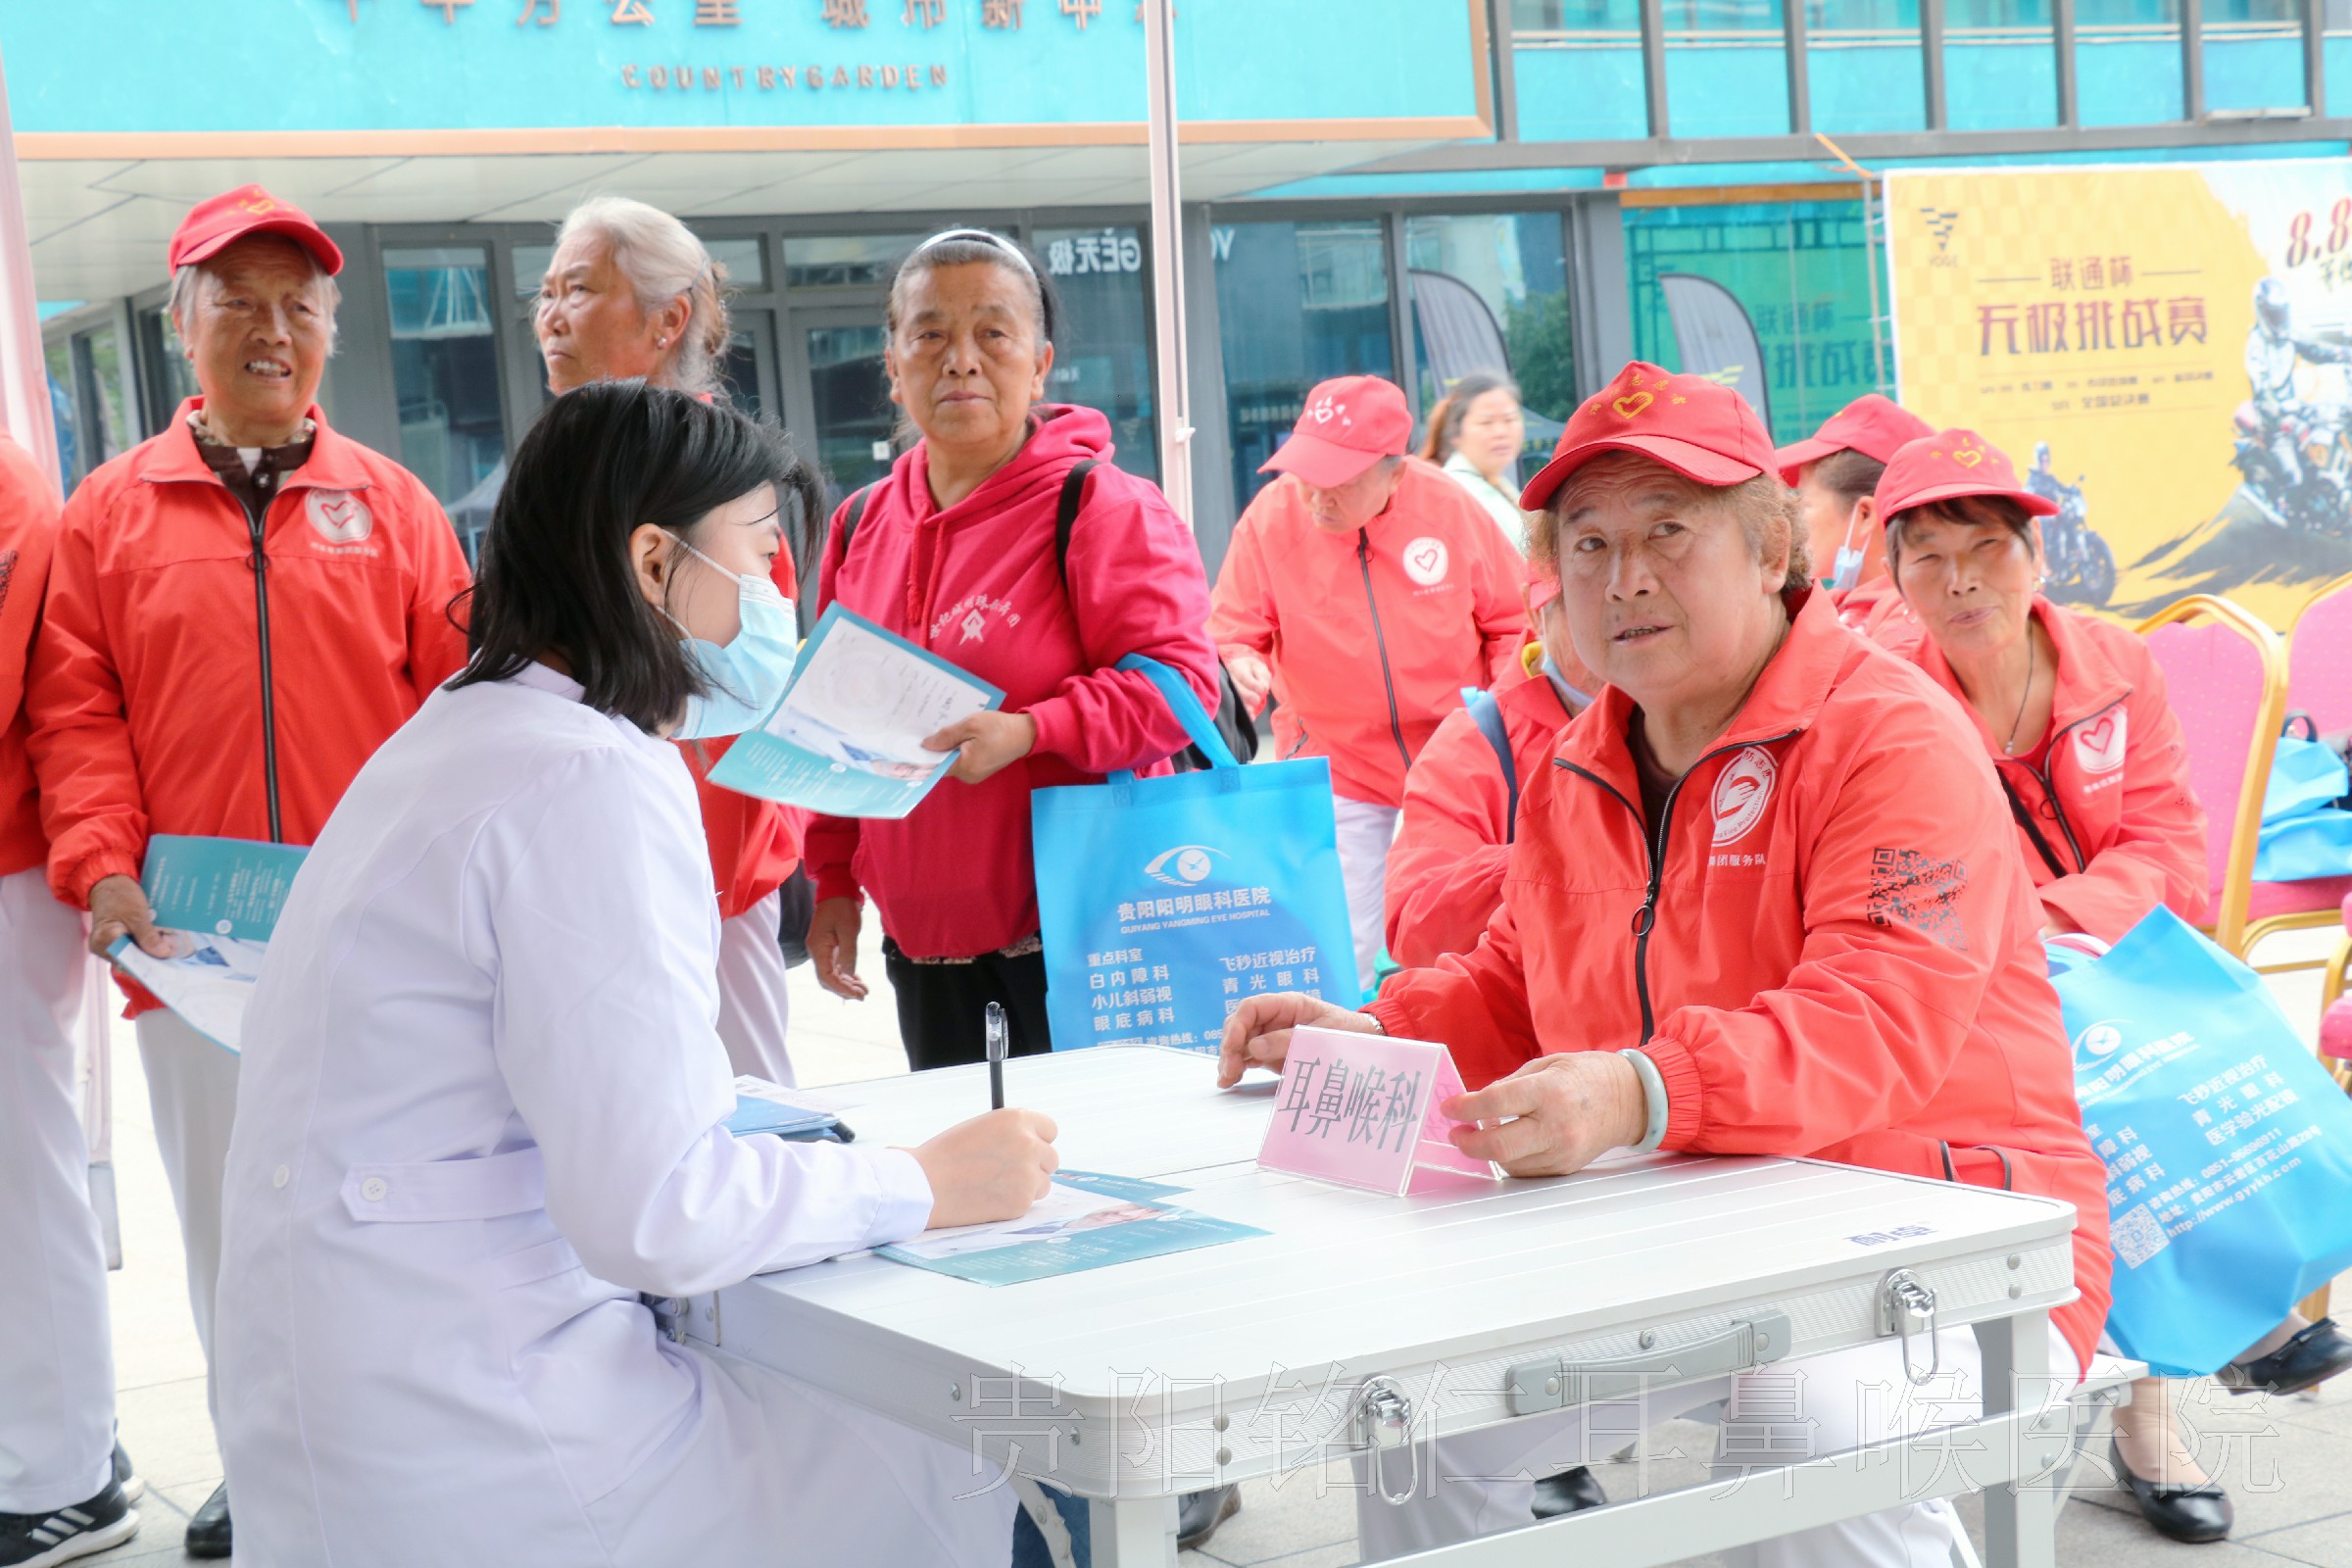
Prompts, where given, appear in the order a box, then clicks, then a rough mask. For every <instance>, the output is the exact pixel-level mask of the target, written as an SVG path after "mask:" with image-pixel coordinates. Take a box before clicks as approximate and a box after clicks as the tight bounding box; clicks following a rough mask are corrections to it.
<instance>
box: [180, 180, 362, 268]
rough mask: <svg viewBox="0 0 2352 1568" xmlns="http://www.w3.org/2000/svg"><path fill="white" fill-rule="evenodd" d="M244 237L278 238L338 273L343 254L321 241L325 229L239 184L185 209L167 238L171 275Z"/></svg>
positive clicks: (265, 193) (303, 214)
mask: <svg viewBox="0 0 2352 1568" xmlns="http://www.w3.org/2000/svg"><path fill="white" fill-rule="evenodd" d="M248 234H283V235H285V236H286V238H288V239H290V240H293V241H295V242H297V243H298V244H300V245H301V246H302V248H303V249H304V250H307V251H309V252H310V253H311V254H312V255H313V256H315V257H317V258H318V259H319V266H320V267H323V268H325V269H326V270H327V271H328V272H329V273H330V274H331V273H335V272H340V271H341V270H343V252H342V251H341V250H339V249H337V248H336V245H335V242H334V241H333V240H331V239H328V238H327V237H326V230H325V229H323V228H320V227H319V225H318V224H317V223H314V222H312V221H311V215H310V214H308V213H306V212H304V211H303V210H302V209H301V208H299V207H295V206H292V205H290V204H289V203H286V202H281V201H279V200H278V199H277V198H276V197H274V196H272V195H270V193H269V192H268V191H266V190H264V189H262V187H261V186H259V185H240V186H238V187H237V188H236V189H235V190H232V191H227V192H224V193H223V194H221V195H219V196H215V197H214V198H212V199H211V200H210V201H202V202H198V203H197V204H196V205H195V206H194V207H193V208H191V209H189V211H188V216H187V217H185V218H183V219H181V220H180V221H179V228H178V230H177V231H176V232H175V233H173V234H172V252H171V265H172V270H173V271H177V270H179V269H181V268H183V267H193V266H195V265H196V264H197V263H198V262H202V261H208V260H210V259H211V258H213V257H215V256H218V255H220V254H221V251H223V250H225V249H226V248H227V247H228V246H229V245H230V244H232V243H233V242H235V241H237V240H240V239H243V238H244V237H245V236H246V235H248Z"/></svg>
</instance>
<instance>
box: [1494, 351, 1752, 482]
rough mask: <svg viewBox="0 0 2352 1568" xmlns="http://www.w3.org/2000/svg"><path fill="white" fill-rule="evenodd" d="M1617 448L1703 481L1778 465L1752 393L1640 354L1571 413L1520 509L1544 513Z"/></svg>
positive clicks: (1742, 476)
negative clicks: (1570, 481)
mask: <svg viewBox="0 0 2352 1568" xmlns="http://www.w3.org/2000/svg"><path fill="white" fill-rule="evenodd" d="M1610 452H1639V453H1641V454H1642V456H1643V457H1645V458H1655V459H1657V461H1658V462H1660V463H1663V464H1664V465H1666V466H1668V467H1669V468H1672V469H1673V470H1674V471H1675V472H1677V473H1679V474H1681V475H1682V476H1683V477H1684V478H1686V479H1692V480H1695V481H1697V482H1698V483H1700V484H1738V483H1739V482H1740V480H1742V479H1752V478H1754V477H1755V476H1756V475H1757V474H1759V473H1762V472H1763V471H1764V470H1765V469H1767V468H1769V467H1771V466H1772V437H1771V435H1770V434H1768V433H1767V432H1766V431H1765V429H1764V421H1763V420H1762V419H1760V418H1758V417H1756V411H1755V410H1754V409H1752V408H1750V407H1749V406H1748V402H1747V399H1745V398H1743V397H1741V396H1740V394H1739V393H1737V392H1735V391H1733V390H1732V389H1731V388H1730V387H1728V386H1721V385H1718V384H1717V383H1715V382H1713V381H1710V380H1707V379H1706V378H1705V377H1704V376H1697V375H1677V374H1675V373H1673V372H1671V371H1668V370H1662V369H1660V368H1658V367H1656V366H1654V365H1644V364H1643V363H1642V361H1640V360H1636V361H1634V362H1633V363H1632V364H1631V365H1628V366H1627V367H1626V368H1624V369H1622V370H1619V371H1618V372H1617V378H1616V379H1615V380H1614V381H1611V382H1610V383H1609V384H1608V385H1607V386H1605V387H1602V388H1601V389H1600V390H1599V391H1598V392H1595V393H1593V396H1591V397H1590V398H1587V399H1586V400H1585V405H1584V407H1583V408H1580V409H1578V410H1577V411H1576V413H1575V414H1574V415H1573V416H1572V417H1570V418H1569V420H1568V428H1567V429H1565V430H1563V431H1561V432H1560V444H1559V446H1558V447H1557V448H1555V449H1554V450H1553V454H1552V459H1551V461H1550V462H1549V463H1547V464H1545V465H1544V471H1543V472H1541V473H1539V474H1537V475H1536V476H1535V477H1534V478H1533V479H1530V480H1529V481H1528V482H1527V488H1526V489H1524V490H1522V491H1520V492H1519V506H1520V510H1522V511H1525V512H1542V511H1543V510H1544V508H1545V507H1547V506H1549V505H1550V504H1551V498H1552V495H1553V493H1554V492H1556V491H1557V490H1558V489H1559V488H1560V485H1561V483H1562V481H1564V480H1565V479H1566V478H1567V477H1568V476H1569V475H1570V474H1572V473H1574V472H1575V471H1576V470H1577V469H1579V468H1581V467H1583V466H1585V465H1586V464H1588V463H1591V462H1592V461H1593V459H1594V458H1597V457H1600V456H1602V455H1604V454H1606V453H1610Z"/></svg>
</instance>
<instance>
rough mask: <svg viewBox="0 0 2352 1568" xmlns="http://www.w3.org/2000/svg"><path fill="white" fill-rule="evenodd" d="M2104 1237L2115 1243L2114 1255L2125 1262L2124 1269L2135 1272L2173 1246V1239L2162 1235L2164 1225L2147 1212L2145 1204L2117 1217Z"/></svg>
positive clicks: (2134, 1206) (2131, 1208)
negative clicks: (2150, 1259) (2131, 1269)
mask: <svg viewBox="0 0 2352 1568" xmlns="http://www.w3.org/2000/svg"><path fill="white" fill-rule="evenodd" d="M2107 1237H2108V1240H2109V1241H2111V1242H2112V1243H2114V1245H2115V1255H2116V1256H2118V1257H2120V1258H2122V1259H2123V1260H2124V1267H2126V1268H2137V1267H2139V1265H2140V1264H2142V1263H2145V1262H2146V1261H2147V1260H2148V1259H2149V1258H2151V1257H2154V1256H2155V1255H2156V1254H2157V1253H2158V1252H2161V1251H2163V1250H2165V1249H2166V1248H2168V1247H2170V1246H2172V1245H2173V1239H2172V1238H2171V1237H2169V1236H2167V1235H2165V1234H2164V1226H2163V1224H2162V1223H2161V1222H2160V1221H2159V1220H2158V1219H2157V1218H2156V1216H2155V1215H2153V1214H2151V1213H2149V1212H2148V1205H2147V1204H2145V1203H2136V1204H2134V1205H2132V1206H2131V1207H2130V1208H2127V1209H2125V1210H2124V1211H2123V1212H2122V1213H2121V1214H2118V1215H2116V1216H2115V1220H2114V1223H2113V1224H2111V1225H2110V1226H2109V1227H2108V1231H2107Z"/></svg>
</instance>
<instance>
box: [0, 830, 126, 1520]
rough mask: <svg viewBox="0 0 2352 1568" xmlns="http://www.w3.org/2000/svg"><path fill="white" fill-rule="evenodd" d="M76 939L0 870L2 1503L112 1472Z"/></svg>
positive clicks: (41, 890)
mask: <svg viewBox="0 0 2352 1568" xmlns="http://www.w3.org/2000/svg"><path fill="white" fill-rule="evenodd" d="M82 942H83V923H82V917H81V916H80V915H79V914H77V913H75V912H74V911H73V910H72V909H69V908H67V907H65V906H64V905H62V904H60V903H58V902H57V900H55V899H54V898H52V897H50V894H49V882H48V878H47V876H46V875H45V874H44V873H43V872H42V871H41V869H40V868H39V867H37V866H36V867H34V868H33V869H32V870H29V871H19V872H17V873H16V874H15V875H13V876H6V877H0V1513H47V1512H49V1511H50V1510H51V1509H53V1508H63V1507H68V1506H70V1505H72V1504H73V1503H76V1502H80V1501H83V1500H84V1499H86V1498H88V1497H90V1496H92V1495H95V1494H97V1493H98V1492H101V1491H103V1490H104V1489H105V1487H106V1483H107V1481H108V1479H109V1478H110V1477H112V1475H113V1474H114V1462H113V1457H112V1456H113V1453H114V1446H115V1436H114V1434H115V1353H114V1343H113V1340H112V1339H111V1337H110V1335H109V1331H108V1326H107V1305H106V1250H105V1243H104V1242H103V1240H102V1239H101V1238H100V1236H99V1233H98V1216H97V1215H96V1214H95V1213H94V1212H93V1211H92V1210H91V1208H90V1185H89V1184H90V1173H89V1165H90V1157H89V1147H88V1144H87V1143H86V1141H85V1140H84V1139H83V1137H82V1131H81V1115H80V1112H79V1110H78V1109H77V1108H76V1106H77V1091H78V1089H79V1076H78V1073H77V1071H76V1068H77V1066H78V1063H77V1061H76V1060H75V1056H74V1045H75V1041H76V1038H77V1036H78V1034H79V1032H80V1031H79V1026H80V1020H81V1012H82V994H83V986H84V984H85V983H86V976H87V973H88V967H89V964H90V963H91V962H92V959H91V958H90V956H89V954H88V953H87V952H86V951H85V950H84V949H83V946H82ZM91 1049H93V1050H97V1051H103V1050H105V1049H106V1042H105V1041H104V1040H103V1039H101V1040H97V1041H93V1042H91Z"/></svg>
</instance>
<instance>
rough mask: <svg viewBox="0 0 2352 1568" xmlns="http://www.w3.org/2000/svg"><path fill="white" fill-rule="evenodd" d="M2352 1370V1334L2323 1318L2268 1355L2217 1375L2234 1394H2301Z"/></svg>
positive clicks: (2243, 1362) (2233, 1365)
mask: <svg viewBox="0 0 2352 1568" xmlns="http://www.w3.org/2000/svg"><path fill="white" fill-rule="evenodd" d="M2346 1367H2352V1334H2346V1333H2345V1332H2344V1331H2343V1330H2342V1329H2339V1328H2337V1327H2336V1326H2335V1319H2333V1318H2331V1317H2324V1318H2322V1319H2320V1320H2319V1321H2318V1322H2317V1323H2314V1324H2313V1325H2311V1327H2309V1328H2307V1329H2305V1330H2304V1331H2303V1332H2302V1333H2300V1334H2298V1335H2296V1336H2295V1337H2294V1338H2293V1339H2291V1340H2289V1341H2287V1342H2286V1343H2285V1344H2284V1345H2281V1346H2280V1347H2278V1348H2277V1349H2276V1350H2273V1351H2272V1352H2271V1353H2270V1354H2268V1355H2261V1356H2256V1357H2255V1358H2254V1359H2253V1360H2251V1361H2232V1362H2230V1363H2229V1365H2228V1366H2226V1367H2224V1368H2222V1369H2221V1370H2220V1371H2219V1372H2216V1373H2215V1374H2214V1381H2215V1382H2217V1383H2219V1384H2221V1386H2222V1387H2223V1388H2225V1389H2228V1390H2229V1392H2230V1393H2231V1394H2300V1393H2302V1392H2303V1391H2304V1390H2305V1389H2308V1388H2313V1387H2316V1386H2317V1385H2319V1384H2322V1383H2325V1382H2327V1380H2328V1379H2329V1378H2331V1377H2333V1376H2335V1375H2336V1374H2337V1373H2338V1372H2341V1371H2343V1370H2344V1369H2345V1368H2346Z"/></svg>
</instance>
